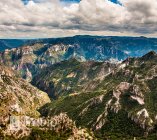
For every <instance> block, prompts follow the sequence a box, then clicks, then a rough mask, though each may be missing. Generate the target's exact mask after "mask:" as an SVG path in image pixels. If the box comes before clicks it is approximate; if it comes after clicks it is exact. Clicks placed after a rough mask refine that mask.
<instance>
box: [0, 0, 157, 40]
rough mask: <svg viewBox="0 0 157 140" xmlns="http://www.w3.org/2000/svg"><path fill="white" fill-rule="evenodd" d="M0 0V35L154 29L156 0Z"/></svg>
mask: <svg viewBox="0 0 157 140" xmlns="http://www.w3.org/2000/svg"><path fill="white" fill-rule="evenodd" d="M119 1H120V3H121V4H122V5H119V4H115V3H112V2H111V1H109V0H82V1H81V2H80V3H73V4H70V5H65V4H63V3H60V2H59V0H46V1H45V0H38V3H34V2H33V1H30V2H29V3H28V5H24V4H23V3H22V1H21V0H1V1H0V7H1V8H0V37H1V38H5V37H7V38H8V37H12V38H16V37H55V36H69V35H75V34H98V35H99V34H100V35H150V36H155V35H156V33H157V1H156V0H151V2H150V0H144V1H143V0H119Z"/></svg>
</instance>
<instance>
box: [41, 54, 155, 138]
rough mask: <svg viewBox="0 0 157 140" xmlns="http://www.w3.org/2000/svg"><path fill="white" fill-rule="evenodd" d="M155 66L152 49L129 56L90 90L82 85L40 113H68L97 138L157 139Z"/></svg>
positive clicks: (49, 114)
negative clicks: (77, 92) (138, 54)
mask: <svg viewBox="0 0 157 140" xmlns="http://www.w3.org/2000/svg"><path fill="white" fill-rule="evenodd" d="M156 68H157V54H156V53H155V52H150V53H148V54H146V55H144V56H143V57H141V58H129V59H127V60H125V61H124V62H122V63H121V64H119V65H118V66H117V67H116V68H115V69H113V70H112V71H111V73H109V74H108V75H105V74H103V73H102V77H104V78H103V80H101V81H100V82H99V83H97V82H96V84H94V83H93V85H94V86H95V87H94V88H93V89H92V91H89V90H84V89H83V88H82V89H83V90H82V91H81V89H80V91H79V94H71V95H67V96H63V97H60V98H59V99H58V100H56V101H54V102H52V103H51V104H49V105H46V106H45V107H43V109H41V113H42V114H43V115H45V116H47V115H48V116H51V115H54V114H58V113H60V112H67V114H68V115H69V116H70V117H71V118H72V119H73V120H76V123H77V125H79V126H85V127H88V128H92V129H93V130H94V131H95V132H97V133H96V135H97V137H99V138H100V139H103V138H104V137H105V138H106V139H116V140H117V139H120V140H121V139H122V138H125V139H133V138H134V137H137V139H144V138H143V137H147V139H156V136H155V135H154V132H156V122H157V120H156V118H157V117H156V115H157V110H156V108H157V106H156V102H157V98H156V97H157V95H156V93H157V89H156V79H157V69H156ZM84 69H86V68H85V67H84ZM65 71H66V72H67V71H68V69H65ZM51 72H52V73H53V71H51ZM91 75H95V74H94V73H91ZM104 75H105V76H104ZM68 85H69V86H70V84H68ZM76 85H77V84H76ZM70 87H71V86H70ZM55 88H57V87H55Z"/></svg>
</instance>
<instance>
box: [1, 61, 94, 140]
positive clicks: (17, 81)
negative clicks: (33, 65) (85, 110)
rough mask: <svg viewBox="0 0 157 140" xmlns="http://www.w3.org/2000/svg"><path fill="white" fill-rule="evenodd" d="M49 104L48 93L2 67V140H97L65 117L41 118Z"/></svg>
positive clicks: (62, 114)
mask: <svg viewBox="0 0 157 140" xmlns="http://www.w3.org/2000/svg"><path fill="white" fill-rule="evenodd" d="M49 102H50V99H49V97H48V95H47V94H46V93H45V92H42V91H40V90H38V89H37V88H35V87H33V86H32V85H30V84H29V83H28V82H26V81H25V80H23V79H21V78H20V77H19V75H17V74H16V72H15V71H13V70H11V69H10V68H8V67H6V66H4V65H2V64H0V139H6V140H7V139H8V140H15V139H19V140H22V139H23V140H30V139H38V140H43V139H63V140H80V139H82V138H83V139H89V140H94V139H95V138H94V135H93V133H92V132H90V131H89V130H87V129H82V128H77V127H76V125H75V122H74V121H73V120H71V119H70V118H69V117H68V116H67V114H65V113H60V114H59V115H57V116H52V117H47V118H45V117H42V116H40V113H39V112H38V110H39V109H40V107H42V106H43V105H45V104H47V103H49Z"/></svg>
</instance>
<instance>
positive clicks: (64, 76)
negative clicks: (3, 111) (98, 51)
mask: <svg viewBox="0 0 157 140" xmlns="http://www.w3.org/2000/svg"><path fill="white" fill-rule="evenodd" d="M117 65H118V64H110V63H109V62H94V61H88V62H79V61H77V60H76V59H75V58H71V59H69V60H66V61H62V62H60V63H56V64H54V65H52V66H50V67H46V68H45V69H43V70H42V71H41V72H40V73H39V74H37V75H36V76H34V78H33V80H32V84H33V85H35V86H36V87H38V88H39V89H41V90H43V91H45V92H47V93H48V94H49V96H50V97H52V98H57V97H59V96H63V95H68V94H73V95H77V94H79V93H80V92H83V91H92V90H93V89H94V88H95V87H96V86H97V85H98V84H99V83H100V82H101V81H102V80H103V79H104V77H105V76H107V75H108V74H109V73H111V71H112V70H113V69H114V68H115V67H116V66H117Z"/></svg>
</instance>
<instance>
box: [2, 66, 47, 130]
mask: <svg viewBox="0 0 157 140" xmlns="http://www.w3.org/2000/svg"><path fill="white" fill-rule="evenodd" d="M49 102H50V99H49V97H48V95H47V94H46V93H44V92H42V91H40V90H38V89H37V88H35V87H33V86H32V85H30V84H29V83H27V82H26V81H25V80H23V79H21V78H19V76H18V75H17V74H16V72H14V71H12V70H11V69H10V68H7V67H6V66H4V65H2V64H0V129H2V130H3V129H5V128H6V127H8V123H9V118H10V116H12V115H16V116H21V115H25V116H32V117H37V116H39V115H40V113H39V112H38V111H37V109H39V108H40V107H41V106H43V105H45V104H46V103H49Z"/></svg>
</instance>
